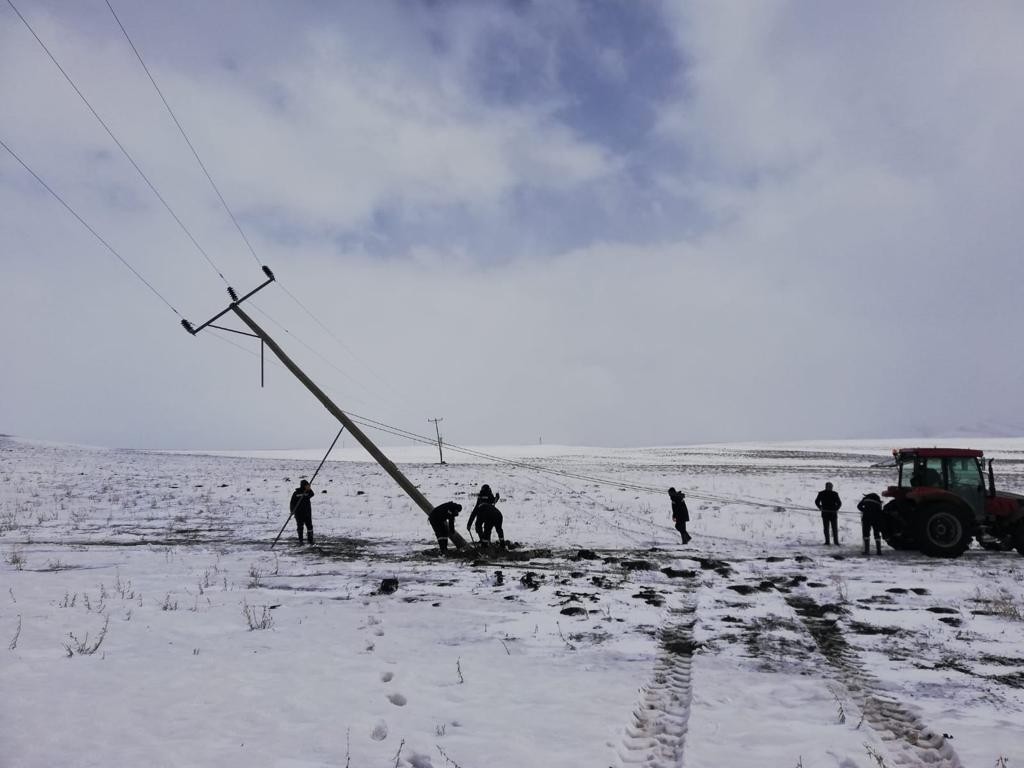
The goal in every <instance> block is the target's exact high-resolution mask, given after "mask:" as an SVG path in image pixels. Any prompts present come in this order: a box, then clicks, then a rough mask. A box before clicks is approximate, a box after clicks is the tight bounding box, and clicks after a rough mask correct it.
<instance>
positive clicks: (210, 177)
mask: <svg viewBox="0 0 1024 768" xmlns="http://www.w3.org/2000/svg"><path fill="white" fill-rule="evenodd" d="M8 2H10V0H8ZM104 2H106V4H107V8H108V9H109V10H110V13H111V15H112V16H113V17H114V21H116V22H117V26H118V27H119V28H120V29H121V33H122V34H123V35H124V38H125V40H127V41H128V45H129V46H130V47H131V49H132V52H133V53H134V54H135V57H136V58H137V59H138V61H139V64H140V65H142V69H143V71H145V73H146V77H148V78H149V82H150V83H151V84H152V85H153V88H154V90H156V92H157V95H159V97H160V101H161V102H163V105H164V107H165V109H166V110H167V113H168V115H170V117H171V120H173V121H174V125H175V126H176V127H177V129H178V132H179V133H180V134H181V137H182V139H184V141H185V144H186V145H188V148H189V150H190V151H191V152H192V156H193V157H194V158H195V160H196V163H197V164H198V165H199V168H200V169H201V170H202V172H203V175H204V176H206V180H207V181H208V182H210V186H211V187H212V188H213V191H214V193H216V195H217V198H218V199H219V200H220V203H221V205H222V206H223V208H224V211H225V212H226V213H227V215H228V216H229V217H230V219H231V221H232V223H233V224H234V225H235V229H236V230H238V234H239V235H240V236H241V237H242V241H243V242H244V243H245V246H246V248H247V249H248V251H249V253H250V254H251V255H252V257H253V259H255V261H256V263H257V264H262V262H261V261H260V258H259V256H258V255H257V254H256V251H255V249H254V248H253V246H252V242H251V241H250V240H249V238H248V236H247V235H246V234H245V230H244V229H243V228H242V225H241V223H240V222H239V220H238V217H237V216H235V213H234V211H233V210H232V209H231V206H230V205H228V202H227V199H226V198H225V197H224V195H223V194H222V193H221V191H220V187H218V186H217V182H216V181H214V179H213V175H212V174H211V173H210V171H209V169H208V168H207V167H206V164H205V163H204V162H203V160H202V158H201V157H200V156H199V151H198V150H197V149H196V147H195V144H193V142H192V139H191V138H190V137H189V135H188V132H187V131H186V130H185V127H184V126H183V125H182V123H181V121H180V120H179V119H178V116H177V114H176V113H175V111H174V108H173V107H171V104H170V102H169V101H168V100H167V97H166V96H165V95H164V92H163V91H162V90H161V88H160V86H159V84H158V83H157V81H156V78H155V77H154V76H153V73H152V72H151V71H150V69H149V66H148V65H147V64H146V61H145V59H143V57H142V53H141V51H139V48H138V46H136V45H135V43H134V41H133V40H132V38H131V35H129V34H128V30H127V29H126V28H125V26H124V24H123V23H122V22H121V19H120V17H119V16H118V15H117V12H116V11H115V10H114V6H113V5H112V4H111V2H110V0H104ZM277 285H278V286H279V287H280V288H281V290H282V291H284V292H285V294H286V295H287V296H288V297H289V298H290V299H291V300H292V301H293V302H295V304H296V305H298V307H299V308H300V309H301V310H302V311H303V312H305V313H306V314H307V315H309V317H310V318H311V319H312V320H313V321H314V322H315V323H316V324H317V325H319V326H320V328H321V329H323V330H324V331H325V332H326V333H327V335H328V336H330V337H331V339H333V340H334V342H335V343H337V344H338V346H339V347H341V348H342V349H343V350H344V351H345V352H347V353H348V354H349V355H351V356H352V358H353V359H354V360H355V361H356V362H357V363H359V364H360V365H362V366H363V367H364V368H366V369H367V370H368V371H369V372H370V373H371V374H372V375H373V376H374V378H376V379H377V380H378V381H379V382H380V383H381V384H382V385H384V386H385V387H388V388H389V389H391V390H392V392H393V393H394V394H396V395H399V396H400V393H398V392H396V391H395V390H394V389H393V388H392V387H391V385H390V384H389V383H388V382H387V381H386V380H385V379H384V378H383V377H381V376H380V375H379V374H378V373H377V372H376V371H374V370H373V368H371V367H370V366H369V365H368V364H367V363H366V362H365V361H364V360H362V359H361V358H360V357H359V356H358V355H357V354H356V353H355V351H354V350H353V349H352V348H351V347H350V346H349V345H348V344H346V343H345V342H344V341H342V340H341V339H340V338H339V337H338V336H337V335H336V334H335V333H334V331H332V330H331V329H330V327H328V326H327V324H326V323H324V322H323V321H322V320H321V319H320V318H319V317H318V316H317V315H316V314H315V313H314V312H313V310H312V309H310V308H309V306H308V305H307V304H306V303H305V302H303V301H302V300H301V299H300V298H299V297H298V296H297V295H295V294H294V293H293V292H292V291H290V290H289V289H288V287H287V286H286V285H285V284H284V283H282V282H281V279H280V276H278V279H277ZM264 314H266V313H264ZM267 317H268V318H269V317H270V316H269V315H267ZM271 320H272V321H273V319H272V318H271ZM282 327H283V326H282ZM289 333H291V332H290V331H289ZM291 335H293V336H294V334H291ZM300 343H301V342H300ZM321 357H322V355H321ZM331 365H332V367H334V368H335V369H337V366H334V365H333V364H331ZM342 375H344V376H346V377H347V378H349V379H350V380H351V381H353V382H354V383H356V384H359V386H361V387H363V388H364V389H367V391H369V388H368V387H365V386H364V385H362V384H360V382H358V381H356V380H355V379H352V378H351V377H350V376H349V375H348V374H346V373H344V372H342Z"/></svg>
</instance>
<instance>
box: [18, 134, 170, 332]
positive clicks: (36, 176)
mask: <svg viewBox="0 0 1024 768" xmlns="http://www.w3.org/2000/svg"><path fill="white" fill-rule="evenodd" d="M0 146H2V147H3V148H4V149H6V150H7V152H8V154H10V156H11V157H13V158H14V159H15V160H17V161H18V163H20V164H21V167H22V168H24V169H25V170H26V171H28V172H29V173H30V174H32V177H33V178H34V179H35V180H36V181H38V182H39V183H40V184H42V186H43V188H44V189H45V190H46V191H47V192H49V193H50V194H51V195H53V197H54V198H55V199H56V200H57V202H58V203H60V204H61V205H63V206H64V207H65V208H66V209H67V210H68V212H69V213H70V214H71V215H72V216H74V217H75V218H76V219H78V222H79V223H80V224H81V225H82V226H83V227H85V228H86V229H87V230H89V232H91V233H92V236H93V237H95V238H96V239H97V240H99V241H100V243H102V244H103V246H104V247H105V248H106V249H107V250H108V251H110V252H111V253H112V254H114V256H116V257H117V258H118V260H119V261H120V262H121V263H122V264H124V265H125V266H126V267H128V269H130V270H131V272H132V274H133V275H135V276H136V277H137V278H139V280H141V281H142V282H143V283H144V284H145V286H146V287H147V288H149V290H150V291H152V292H153V293H154V295H156V297H157V298H158V299H160V301H162V302H163V303H164V304H166V305H167V307H168V308H169V309H170V310H171V311H172V312H173V313H174V314H176V315H177V316H178V317H181V313H180V312H179V311H178V310H176V309H175V308H174V306H173V305H172V304H171V303H170V302H169V301H168V300H167V299H165V298H164V296H163V294H162V293H160V291H158V290H157V289H156V288H154V287H153V284H152V283H151V282H149V280H147V279H146V278H144V277H143V276H142V275H141V274H140V273H139V271H138V270H137V269H135V267H133V266H132V265H131V264H130V263H128V260H127V259H126V258H125V257H124V256H122V255H121V254H120V253H118V252H117V251H116V250H115V249H114V246H112V245H111V244H110V243H108V242H107V241H106V240H104V239H103V237H102V236H101V235H100V233H99V232H97V231H96V230H95V229H93V228H92V227H91V226H89V222H87V221H86V220H85V219H83V218H82V217H81V216H79V215H78V212H77V211H76V210H75V209H74V208H72V207H71V206H70V205H68V203H67V202H66V201H65V200H64V198H63V197H61V196H60V195H58V194H57V193H56V192H55V191H54V189H53V187H51V186H50V185H49V184H47V183H46V182H45V181H43V179H42V178H41V177H40V176H39V174H37V173H36V172H35V171H33V170H32V169H31V168H30V167H29V166H28V164H27V163H26V162H25V161H24V160H22V159H21V158H20V157H18V155H17V154H15V152H14V150H13V149H11V148H10V147H9V146H7V144H6V143H5V142H4V141H3V139H0Z"/></svg>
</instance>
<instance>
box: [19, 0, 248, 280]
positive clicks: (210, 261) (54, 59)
mask: <svg viewBox="0 0 1024 768" xmlns="http://www.w3.org/2000/svg"><path fill="white" fill-rule="evenodd" d="M7 4H8V5H9V6H11V8H12V9H13V10H14V12H15V13H16V14H17V15H18V18H19V19H21V22H22V23H23V24H24V25H25V28H26V29H28V31H29V32H31V33H32V37H34V38H35V39H36V42H37V43H39V45H40V47H42V49H43V50H44V51H45V52H46V55H47V56H49V57H50V61H52V62H53V64H54V66H56V67H57V69H58V70H60V73H61V74H62V75H64V79H65V80H67V81H68V84H69V85H70V86H71V87H72V88H73V89H74V91H75V93H77V94H78V97H79V98H80V99H81V100H82V103H84V104H85V106H86V107H88V109H89V111H90V112H92V115H93V117H95V118H96V120H97V121H98V122H99V124H100V125H101V126H103V130H105V131H106V132H107V135H108V136H110V138H111V140H113V142H114V143H115V144H116V145H117V148H118V149H120V150H121V153H122V154H123V155H124V156H125V157H126V158H127V159H128V162H129V163H131V164H132V167H133V168H134V169H135V170H136V171H138V174H139V176H141V177H142V180H143V181H144V182H146V186H148V187H149V188H150V190H151V191H152V192H153V194H154V195H156V198H157V200H159V201H160V203H161V204H162V205H163V207H164V208H165V209H167V212H168V213H169V214H171V217H172V218H173V219H174V221H175V222H177V224H178V227H179V228H180V229H181V231H182V232H184V233H185V235H186V236H187V237H188V239H189V240H191V241H192V245H194V246H195V247H196V249H197V250H198V251H199V253H201V254H202V255H203V258H204V259H206V261H207V263H208V264H209V265H210V267H211V268H212V269H213V271H214V272H216V273H217V276H218V277H220V279H221V280H223V281H224V284H225V285H227V284H228V280H227V278H226V277H224V273H223V272H221V270H220V267H218V266H217V264H216V262H214V260H213V259H212V258H211V257H210V254H208V253H207V252H206V249H205V248H203V246H201V245H200V244H199V241H198V240H196V238H195V236H194V235H193V234H192V232H191V230H189V228H188V227H187V226H185V222H183V221H182V220H181V218H180V217H179V216H178V214H177V213H175V212H174V209H173V208H171V205H170V203H168V202H167V200H166V199H164V196H163V195H162V194H160V191H159V190H158V189H157V188H156V186H155V185H154V184H153V182H152V181H150V179H149V176H147V175H146V173H145V172H144V171H143V170H142V168H140V167H139V164H138V163H137V162H135V158H134V157H132V155H131V153H130V152H129V151H128V150H127V149H125V146H124V144H122V143H121V140H120V139H118V138H117V136H115V135H114V132H113V131H112V130H111V128H110V126H109V125H107V123H106V121H105V120H104V119H103V118H102V117H100V114H99V112H97V111H96V109H95V108H94V107H93V105H92V104H91V103H90V102H89V99H87V98H86V96H85V94H84V93H82V90H81V89H80V88H79V87H78V85H77V84H76V83H75V81H74V80H72V79H71V75H69V74H68V73H67V70H65V69H64V67H63V66H61V63H60V62H59V61H57V57H56V56H54V55H53V53H52V52H51V51H50V49H49V48H48V47H47V46H46V43H44V42H43V40H42V38H41V37H39V35H38V34H36V31H35V30H34V29H33V28H32V25H31V24H29V23H28V19H26V18H25V17H24V16H23V15H22V14H21V11H19V10H18V7H17V6H16V5H15V4H14V1H13V0H7Z"/></svg>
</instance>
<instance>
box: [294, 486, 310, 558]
mask: <svg viewBox="0 0 1024 768" xmlns="http://www.w3.org/2000/svg"><path fill="white" fill-rule="evenodd" d="M312 498H313V489H312V488H311V487H310V486H309V481H308V480H303V481H302V482H301V483H299V487H298V488H296V489H295V493H293V494H292V503H291V510H292V514H293V515H294V516H295V527H296V529H297V530H298V533H299V544H301V543H302V531H303V528H305V529H306V531H307V532H308V533H309V543H310V544H312V543H313V507H312V505H311V504H310V503H309V500H310V499H312Z"/></svg>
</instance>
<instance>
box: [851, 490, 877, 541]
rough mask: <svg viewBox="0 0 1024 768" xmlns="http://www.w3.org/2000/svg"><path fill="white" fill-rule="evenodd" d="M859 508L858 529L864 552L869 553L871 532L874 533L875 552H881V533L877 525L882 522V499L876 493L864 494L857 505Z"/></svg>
mask: <svg viewBox="0 0 1024 768" xmlns="http://www.w3.org/2000/svg"><path fill="white" fill-rule="evenodd" d="M857 509H859V510H860V530H861V533H862V534H863V536H864V554H865V555H870V554H871V542H870V538H871V532H872V531H874V533H875V554H878V555H880V554H882V534H881V531H880V530H879V526H880V525H881V524H882V499H881V498H880V497H879V496H878V494H877V493H867V494H864V498H863V499H861V500H860V503H859V504H858V505H857Z"/></svg>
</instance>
